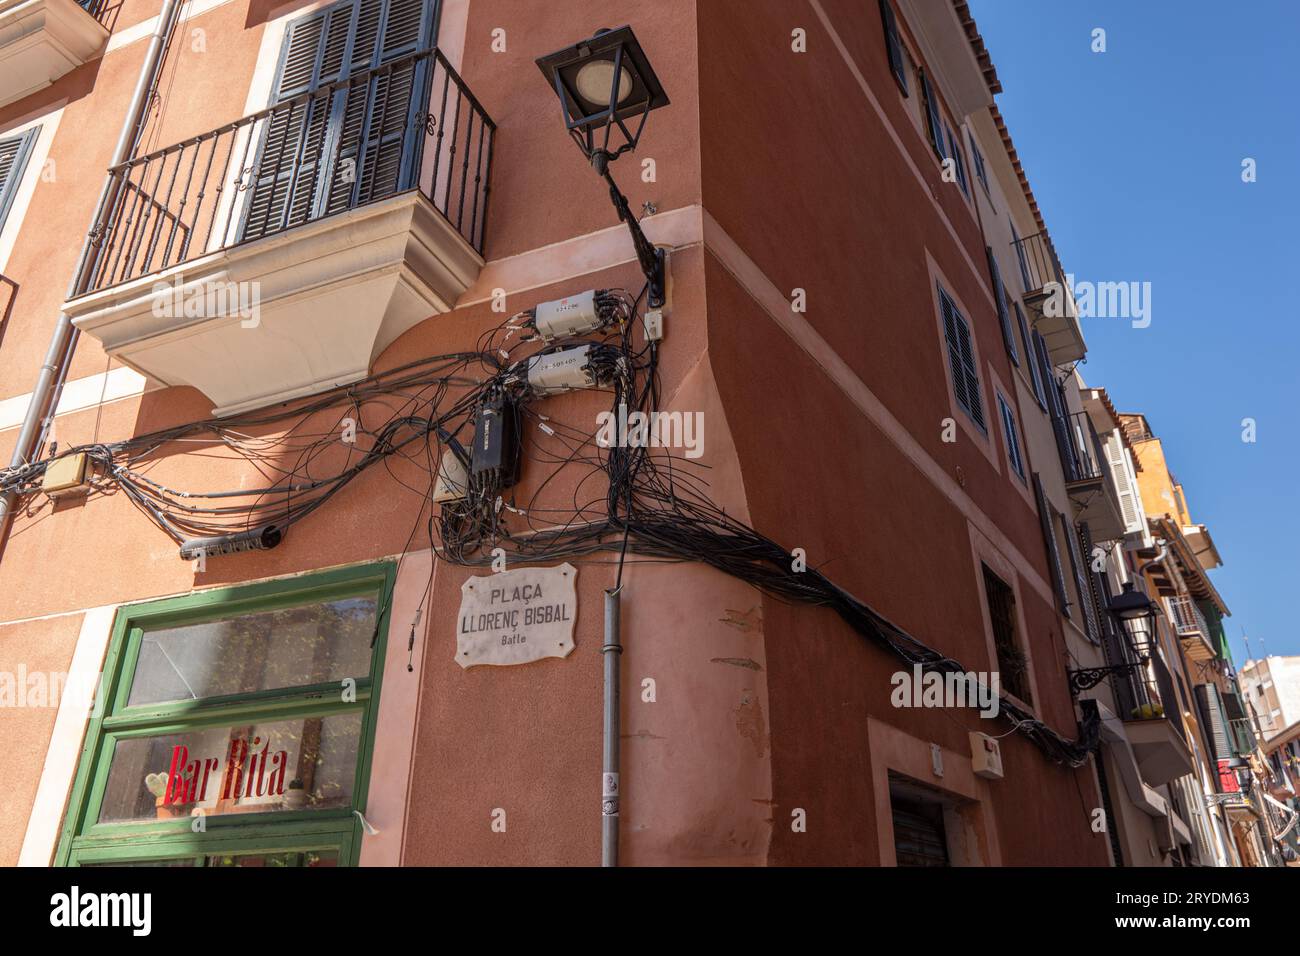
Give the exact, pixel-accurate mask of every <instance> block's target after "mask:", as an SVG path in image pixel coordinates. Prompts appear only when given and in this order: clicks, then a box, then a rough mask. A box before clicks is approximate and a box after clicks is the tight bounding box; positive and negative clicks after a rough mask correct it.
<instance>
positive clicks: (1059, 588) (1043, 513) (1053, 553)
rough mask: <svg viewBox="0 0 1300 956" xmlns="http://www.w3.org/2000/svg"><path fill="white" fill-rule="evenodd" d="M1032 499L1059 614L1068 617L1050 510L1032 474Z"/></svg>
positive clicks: (1039, 479)
mask: <svg viewBox="0 0 1300 956" xmlns="http://www.w3.org/2000/svg"><path fill="white" fill-rule="evenodd" d="M1034 499H1035V500H1036V502H1037V503H1038V519H1039V522H1040V524H1041V525H1042V529H1043V544H1044V545H1045V546H1046V548H1047V561H1048V564H1050V565H1051V567H1052V584H1053V586H1054V587H1055V590H1056V600H1057V603H1058V604H1059V605H1060V608H1061V613H1062V614H1064V615H1065V616H1066V617H1069V616H1070V598H1069V595H1067V594H1066V591H1065V572H1064V571H1063V570H1062V569H1061V554H1060V552H1059V551H1058V550H1057V548H1056V533H1055V532H1054V531H1053V530H1052V514H1053V512H1052V509H1051V506H1050V505H1049V504H1048V503H1047V495H1046V494H1044V493H1043V482H1042V479H1041V478H1039V477H1038V472H1034Z"/></svg>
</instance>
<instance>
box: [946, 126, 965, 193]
mask: <svg viewBox="0 0 1300 956" xmlns="http://www.w3.org/2000/svg"><path fill="white" fill-rule="evenodd" d="M948 153H949V155H950V156H952V165H953V169H954V170H956V173H957V185H958V186H960V187H961V191H962V195H964V196H969V195H970V186H969V185H968V184H967V182H966V160H965V159H963V158H962V154H961V146H960V145H958V143H957V137H956V136H954V135H953V132H952V127H948Z"/></svg>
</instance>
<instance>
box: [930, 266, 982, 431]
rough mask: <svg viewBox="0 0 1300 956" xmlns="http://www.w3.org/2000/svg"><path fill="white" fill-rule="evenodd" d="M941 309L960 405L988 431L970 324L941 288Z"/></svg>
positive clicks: (956, 394) (955, 388) (955, 390)
mask: <svg viewBox="0 0 1300 956" xmlns="http://www.w3.org/2000/svg"><path fill="white" fill-rule="evenodd" d="M939 308H940V310H941V311H942V313H943V334H944V338H945V340H946V341H947V344H948V364H949V367H950V368H951V370H952V388H953V393H954V395H955V397H956V399H957V404H958V405H960V406H961V407H962V408H963V409H965V411H966V414H967V415H969V416H970V418H971V420H972V421H973V422H975V424H976V425H978V426H979V427H980V430H981V431H986V430H987V428H986V426H985V424H984V398H983V396H982V395H981V393H980V378H979V372H978V371H977V368H976V365H975V345H974V343H973V341H972V340H971V329H970V324H969V323H968V322H967V321H966V319H965V317H963V316H962V314H961V313H960V312H958V311H957V306H955V305H954V304H953V301H952V299H950V298H948V293H947V292H945V291H944V290H943V286H939Z"/></svg>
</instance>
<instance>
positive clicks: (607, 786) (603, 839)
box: [600, 585, 623, 866]
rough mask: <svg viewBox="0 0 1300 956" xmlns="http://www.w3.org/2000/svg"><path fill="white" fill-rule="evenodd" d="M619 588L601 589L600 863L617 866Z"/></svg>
mask: <svg viewBox="0 0 1300 956" xmlns="http://www.w3.org/2000/svg"><path fill="white" fill-rule="evenodd" d="M622 591H623V588H622V586H621V585H620V586H619V587H616V588H614V589H613V590H609V591H606V592H605V643H604V645H602V646H601V649H600V652H601V653H602V654H603V655H605V749H604V763H603V765H602V771H603V772H602V773H601V782H600V865H601V866H618V797H619V786H618V750H619V723H618V716H619V662H620V658H621V657H622V656H623V645H622V644H620V643H619V635H618V617H619V595H620V594H621V593H622Z"/></svg>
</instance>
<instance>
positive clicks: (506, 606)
mask: <svg viewBox="0 0 1300 956" xmlns="http://www.w3.org/2000/svg"><path fill="white" fill-rule="evenodd" d="M577 580H578V569H577V568H575V567H574V566H573V565H571V564H568V563H567V562H566V563H565V564H560V565H556V566H555V567H553V568H519V569H518V570H515V571H502V572H501V573H499V574H489V575H486V576H484V577H474V578H470V579H469V580H468V581H466V582H465V583H464V584H462V585H461V586H460V613H459V614H458V615H457V621H456V663H457V664H459V665H460V666H461V667H473V666H474V665H475V664H502V665H504V664H527V663H529V662H530V661H538V660H541V659H542V658H544V657H568V656H569V654H571V653H572V652H573V624H574V621H576V620H577V618H578V591H577Z"/></svg>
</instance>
